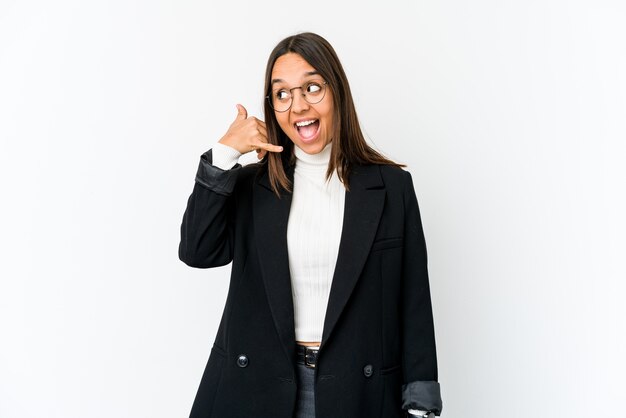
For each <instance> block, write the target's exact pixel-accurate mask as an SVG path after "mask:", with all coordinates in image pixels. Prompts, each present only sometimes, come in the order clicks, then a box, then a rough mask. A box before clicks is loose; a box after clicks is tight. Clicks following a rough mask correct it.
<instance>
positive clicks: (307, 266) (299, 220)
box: [213, 143, 346, 342]
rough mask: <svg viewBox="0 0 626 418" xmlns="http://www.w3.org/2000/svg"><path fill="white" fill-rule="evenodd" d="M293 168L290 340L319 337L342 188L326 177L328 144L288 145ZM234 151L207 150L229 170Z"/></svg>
mask: <svg viewBox="0 0 626 418" xmlns="http://www.w3.org/2000/svg"><path fill="white" fill-rule="evenodd" d="M294 153H295V156H296V167H295V172H294V178H293V196H292V201H291V208H290V210H289V223H288V225H287V248H288V254H289V272H290V274H291V290H292V296H293V305H294V322H295V333H296V340H297V341H303V342H319V341H321V340H322V331H323V329H324V318H325V316H326V307H327V305H328V297H329V295H330V288H331V284H332V280H333V274H334V272H335V264H336V263H337V255H338V253H339V241H340V239H341V231H342V227H343V212H344V206H345V196H346V194H345V192H346V190H345V187H344V186H343V183H341V181H340V180H339V178H338V177H337V173H336V171H335V172H334V173H333V175H332V177H331V178H330V179H329V180H328V181H327V180H326V170H327V169H328V162H329V161H330V154H331V144H330V143H329V144H327V145H326V147H324V149H323V150H322V151H321V152H320V153H318V154H307V153H306V152H304V151H303V150H302V149H300V148H298V147H297V146H295V147H294ZM239 156H240V154H239V152H238V151H237V150H235V149H233V148H231V147H228V146H226V145H223V144H220V143H218V144H216V146H215V147H214V148H213V165H214V166H216V167H219V168H221V169H223V170H228V169H230V168H232V167H233V166H234V165H235V164H236V163H237V159H238V157H239Z"/></svg>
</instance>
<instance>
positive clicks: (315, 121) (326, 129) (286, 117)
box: [271, 53, 333, 154]
mask: <svg viewBox="0 0 626 418" xmlns="http://www.w3.org/2000/svg"><path fill="white" fill-rule="evenodd" d="M314 81H317V82H320V83H323V82H324V81H325V80H324V79H323V78H322V77H321V76H320V75H319V74H318V73H317V71H316V70H315V68H313V67H312V66H311V65H310V64H309V63H308V62H306V61H305V60H304V58H302V57H301V56H300V55H298V54H295V53H288V54H285V55H281V56H280V57H279V58H278V59H277V60H276V62H275V63H274V68H272V89H271V90H272V92H276V91H278V90H285V91H289V90H290V89H293V88H294V87H300V86H303V89H304V88H305V87H304V86H305V85H307V84H308V83H310V82H314ZM324 88H325V95H324V98H323V99H322V100H321V101H320V102H319V103H316V104H310V103H308V102H307V101H306V100H305V99H304V97H303V96H302V92H303V91H302V90H300V89H299V88H297V89H295V90H291V92H292V94H293V98H292V103H291V107H290V108H289V110H287V111H286V112H276V111H274V114H275V115H276V119H277V120H278V125H280V127H281V129H282V130H283V132H285V134H286V135H287V136H288V137H289V139H291V141H292V142H293V143H294V144H295V145H297V146H298V147H299V148H301V149H302V150H303V151H304V152H306V153H307V154H317V153H318V152H320V151H322V150H323V149H324V147H325V146H326V144H328V143H330V142H331V141H332V137H331V135H332V132H333V129H332V128H333V96H332V92H331V91H330V88H329V87H328V85H326V86H324Z"/></svg>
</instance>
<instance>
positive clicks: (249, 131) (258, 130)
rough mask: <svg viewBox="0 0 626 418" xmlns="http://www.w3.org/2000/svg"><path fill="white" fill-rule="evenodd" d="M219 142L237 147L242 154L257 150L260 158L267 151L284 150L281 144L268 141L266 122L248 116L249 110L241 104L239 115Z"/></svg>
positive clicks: (238, 107)
mask: <svg viewBox="0 0 626 418" xmlns="http://www.w3.org/2000/svg"><path fill="white" fill-rule="evenodd" d="M219 142H220V143H222V144H224V145H228V146H229V147H232V148H235V149H236V150H237V151H239V152H240V153H242V154H245V153H247V152H250V151H252V150H256V152H257V158H259V159H261V158H263V157H264V156H265V154H266V153H267V152H281V151H282V150H283V147H281V146H279V145H272V144H270V143H268V141H267V128H266V127H265V122H263V121H262V120H259V119H257V118H255V117H254V116H251V117H248V111H247V110H246V108H245V107H243V106H242V105H240V104H238V105H237V117H236V118H235V120H234V122H233V123H231V124H230V127H229V128H228V131H227V132H226V133H225V134H224V136H223V137H222V139H220V140H219Z"/></svg>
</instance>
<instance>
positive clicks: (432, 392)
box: [402, 380, 443, 415]
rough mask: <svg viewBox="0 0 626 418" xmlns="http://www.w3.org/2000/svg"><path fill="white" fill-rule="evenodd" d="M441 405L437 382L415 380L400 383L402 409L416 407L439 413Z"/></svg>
mask: <svg viewBox="0 0 626 418" xmlns="http://www.w3.org/2000/svg"><path fill="white" fill-rule="evenodd" d="M442 407H443V406H442V402H441V391H440V388H439V383H438V382H435V381H434V380H432V381H423V380H416V381H414V382H409V383H406V384H404V385H402V409H418V410H421V411H430V412H434V413H435V415H440V414H441V409H442Z"/></svg>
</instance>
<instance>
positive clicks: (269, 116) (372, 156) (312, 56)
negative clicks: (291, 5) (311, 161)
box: [264, 32, 404, 196]
mask: <svg viewBox="0 0 626 418" xmlns="http://www.w3.org/2000/svg"><path fill="white" fill-rule="evenodd" d="M290 52H292V53H296V54H298V55H300V56H301V57H302V58H304V59H305V60H306V61H307V62H308V63H309V64H310V65H311V66H312V67H313V68H315V70H317V71H318V72H319V74H320V75H321V76H322V78H323V79H324V80H325V81H326V82H327V83H328V85H327V88H330V90H331V92H332V97H333V109H334V112H333V134H332V142H331V144H332V145H331V155H330V162H329V163H328V171H327V172H326V177H327V178H330V176H331V175H332V173H333V171H335V169H336V170H337V175H338V176H339V179H340V180H341V181H342V182H343V184H344V185H345V187H346V189H348V190H349V188H350V184H349V177H350V170H351V169H352V168H353V166H354V165H358V164H389V165H394V166H398V167H404V165H402V164H398V163H395V162H393V161H391V160H389V159H387V158H385V157H384V156H383V155H382V154H380V153H379V152H377V151H376V150H374V149H373V148H372V147H370V146H369V145H368V144H367V142H366V141H365V137H364V136H363V132H362V131H361V126H360V125H359V120H358V118H357V115H356V109H355V107H354V101H353V100H352V93H351V92H350V84H349V83H348V78H347V77H346V73H345V72H344V70H343V67H342V66H341V62H339V58H338V57H337V53H336V52H335V50H334V49H333V47H332V46H331V45H330V43H328V41H327V40H326V39H324V38H322V37H321V36H319V35H317V34H315V33H311V32H305V33H300V34H297V35H293V36H289V37H287V38H285V39H283V40H282V41H280V42H279V43H278V45H276V47H275V48H274V50H273V51H272V53H271V54H270V56H269V59H268V61H267V67H266V70H265V96H271V88H272V70H273V68H274V63H275V62H276V60H277V59H278V58H279V57H281V56H282V55H285V54H287V53H290ZM264 110H265V123H266V126H267V139H268V142H269V143H270V144H274V145H281V146H282V147H283V151H282V152H280V153H273V152H268V153H267V155H266V156H265V160H266V162H267V170H268V174H269V180H270V185H271V186H272V189H273V190H274V192H276V194H277V195H279V196H280V190H281V189H283V190H286V191H291V182H290V181H289V179H288V177H287V175H286V173H285V167H287V166H288V165H291V164H293V163H294V162H295V161H294V159H295V157H294V153H293V147H294V145H293V142H291V140H290V139H289V137H287V135H286V134H285V133H284V132H283V130H282V129H281V128H280V126H279V125H278V121H277V120H276V114H275V113H274V110H272V108H271V107H270V104H269V100H265V105H264Z"/></svg>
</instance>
